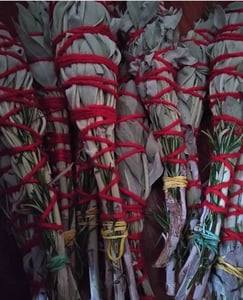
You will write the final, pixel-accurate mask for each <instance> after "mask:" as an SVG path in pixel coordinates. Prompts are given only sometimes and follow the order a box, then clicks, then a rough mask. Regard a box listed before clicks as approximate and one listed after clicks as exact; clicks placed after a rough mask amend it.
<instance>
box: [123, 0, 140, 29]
mask: <svg viewBox="0 0 243 300" xmlns="http://www.w3.org/2000/svg"><path fill="white" fill-rule="evenodd" d="M141 5H142V2H140V1H127V11H128V14H129V16H130V19H131V21H132V23H133V26H134V27H135V29H138V28H139V19H140V12H141Z"/></svg>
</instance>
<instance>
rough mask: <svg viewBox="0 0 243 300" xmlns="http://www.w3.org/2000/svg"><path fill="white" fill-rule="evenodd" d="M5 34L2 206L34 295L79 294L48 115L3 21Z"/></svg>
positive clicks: (0, 105) (1, 48) (1, 50)
mask: <svg viewBox="0 0 243 300" xmlns="http://www.w3.org/2000/svg"><path fill="white" fill-rule="evenodd" d="M0 34H1V35H0V38H1V44H0V58H1V62H2V63H1V66H2V67H1V75H0V81H1V82H0V91H1V98H0V99H1V101H0V114H1V122H0V130H1V135H0V137H1V142H2V145H3V150H2V153H5V154H6V153H8V155H9V163H8V165H9V167H8V166H7V169H5V171H6V173H4V174H3V175H2V178H1V185H2V186H3V188H7V189H5V190H4V193H3V195H5V196H6V198H5V199H4V200H3V201H2V202H1V206H2V209H3V211H4V212H5V214H6V215H7V217H8V218H9V219H10V220H9V221H10V224H11V226H12V231H13V234H14V236H15V238H16V240H17V243H18V245H19V246H20V248H21V250H22V251H23V262H24V269H25V271H26V273H27V274H28V275H29V276H30V283H31V287H32V298H33V299H36V298H39V297H46V298H48V299H60V300H61V299H80V298H79V297H78V296H76V295H77V289H76V285H75V284H74V279H73V277H72V273H71V272H70V267H69V265H68V257H67V255H66V254H65V246H64V237H63V226H62V223H61V217H60V212H59V208H58V204H57V195H56V193H55V189H54V187H53V186H52V185H51V184H50V181H51V176H50V166H49V164H48V162H47V155H46V153H45V152H43V150H42V136H43V134H44V131H45V128H46V119H45V117H44V115H43V113H42V112H41V111H40V109H39V108H38V103H37V100H36V98H35V97H34V91H33V89H32V82H33V79H32V76H31V73H30V72H29V70H28V65H27V62H26V59H25V55H24V49H23V48H22V46H20V45H19V43H17V42H16V40H15V39H14V38H13V37H12V36H11V35H10V33H9V31H8V29H7V28H6V27H5V26H4V25H2V24H1V32H0ZM14 174H15V175H14ZM15 179H17V180H15Z"/></svg>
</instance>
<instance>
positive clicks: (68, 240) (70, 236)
mask: <svg viewBox="0 0 243 300" xmlns="http://www.w3.org/2000/svg"><path fill="white" fill-rule="evenodd" d="M75 234H76V231H75V230H74V229H71V230H67V231H64V232H63V236H64V244H65V246H66V247H67V246H72V245H73V242H74V239H75Z"/></svg>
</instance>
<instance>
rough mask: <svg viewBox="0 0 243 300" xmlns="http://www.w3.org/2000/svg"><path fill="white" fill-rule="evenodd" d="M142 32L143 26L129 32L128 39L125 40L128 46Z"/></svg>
mask: <svg viewBox="0 0 243 300" xmlns="http://www.w3.org/2000/svg"><path fill="white" fill-rule="evenodd" d="M143 32H144V28H140V29H138V30H135V31H134V32H132V33H130V35H129V39H128V41H127V44H128V46H130V45H131V44H132V43H133V42H134V41H135V40H136V39H137V38H138V37H139V36H140V35H141V34H142V33H143Z"/></svg>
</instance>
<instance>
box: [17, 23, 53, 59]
mask: <svg viewBox="0 0 243 300" xmlns="http://www.w3.org/2000/svg"><path fill="white" fill-rule="evenodd" d="M15 28H16V31H17V34H18V36H19V39H20V41H21V42H22V44H23V46H24V49H25V53H26V56H27V57H28V59H30V60H33V59H36V58H49V57H52V53H51V52H50V49H46V48H44V47H43V46H42V45H41V44H40V43H38V42H37V41H35V40H34V39H33V38H31V37H30V36H29V35H28V34H27V33H26V32H25V31H24V30H23V29H22V27H20V26H19V25H18V24H16V23H15Z"/></svg>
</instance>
